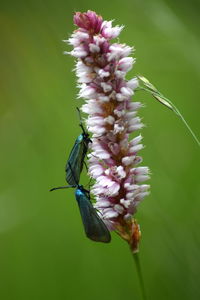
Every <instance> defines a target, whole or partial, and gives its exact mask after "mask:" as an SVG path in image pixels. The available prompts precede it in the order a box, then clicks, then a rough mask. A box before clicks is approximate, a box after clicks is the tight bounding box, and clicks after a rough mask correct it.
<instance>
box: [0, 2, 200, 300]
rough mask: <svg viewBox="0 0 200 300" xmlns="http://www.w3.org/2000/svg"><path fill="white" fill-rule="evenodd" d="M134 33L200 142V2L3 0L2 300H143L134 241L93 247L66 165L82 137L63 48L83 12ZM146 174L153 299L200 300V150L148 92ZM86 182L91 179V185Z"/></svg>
mask: <svg viewBox="0 0 200 300" xmlns="http://www.w3.org/2000/svg"><path fill="white" fill-rule="evenodd" d="M88 9H91V10H95V11H96V12H97V13H98V14H101V15H102V16H103V17H104V19H106V20H110V19H115V20H116V21H115V24H120V25H121V24H124V25H125V26H126V27H125V29H124V31H123V33H122V34H121V36H120V41H121V42H124V43H127V44H129V45H131V46H133V45H134V46H135V48H136V52H135V56H136V57H137V64H136V65H135V68H134V70H132V71H131V72H130V73H129V74H128V76H129V78H131V77H133V76H134V75H135V74H138V73H139V74H143V75H144V76H146V77H147V78H148V79H149V80H150V81H151V82H152V83H153V84H155V85H156V86H157V87H158V88H159V89H160V91H161V92H163V93H164V95H166V96H167V97H169V98H170V99H172V101H173V102H174V103H175V104H176V105H177V107H178V108H179V109H180V111H181V112H182V113H183V115H184V116H185V118H186V120H187V121H188V122H189V124H190V125H191V127H192V128H193V130H194V131H195V132H196V134H197V135H198V133H199V95H200V84H199V81H200V18H199V10H200V1H197V0H191V1H173V0H165V1H164V0H152V1H147V0H146V1H142V0H133V1H129V0H124V1H118V0H117V1H113V2H109V1H105V0H101V1H96V2H94V1H91V0H90V1H89V0H86V1H77V0H75V1H71V2H69V1H47V0H46V1H44V0H40V1H38V0H28V1H27V0H26V1H20V0H19V1H14V0H11V1H1V9H0V23H1V25H0V31H1V33H0V36H1V46H0V48H1V54H0V64H1V71H2V72H1V80H0V84H1V92H0V93H1V102H0V116H1V119H0V141H1V155H0V166H1V179H0V189H1V192H0V299H2V300H27V299H29V300H46V299H48V300H57V299H59V300H63V299H83V300H85V299H87V300H92V299H96V300H98V299H106V300H107V299H108V300H114V299H115V300H120V299H135V300H140V299H141V293H140V288H139V284H138V279H137V275H136V271H135V266H134V262H133V260H132V257H131V255H130V253H129V249H128V247H127V245H126V244H125V242H124V241H122V240H121V239H120V238H119V237H118V236H117V235H116V234H113V240H112V243H111V244H109V245H103V244H98V243H97V244H95V243H93V242H91V241H90V240H88V239H87V238H85V236H84V233H83V227H82V224H81V219H80V215H79V211H78V207H77V203H76V202H75V200H74V191H73V190H65V191H58V192H55V193H52V194H50V193H49V192H48V190H49V188H51V187H53V186H58V185H63V184H65V180H64V178H65V174H64V165H65V162H66V158H67V155H68V153H69V151H70V149H71V147H72V145H73V143H74V140H75V138H76V137H77V135H78V134H79V132H80V128H79V127H78V121H77V114H76V111H75V107H76V106H77V105H81V103H83V102H82V100H77V99H76V95H77V89H76V82H75V74H74V73H73V72H72V69H73V67H74V60H73V58H72V57H68V56H64V55H63V54H62V53H63V51H64V50H67V51H69V50H70V47H68V46H66V45H65V44H64V43H62V40H63V39H66V38H67V37H68V36H69V35H70V34H71V32H72V31H73V30H74V26H73V22H72V15H73V12H75V11H86V10H88ZM134 100H137V101H138V100H140V101H142V103H144V104H145V108H144V109H142V110H141V111H140V116H141V117H143V121H144V123H145V124H146V125H147V126H146V127H145V128H144V129H143V131H142V135H143V136H144V144H145V145H146V148H145V149H144V150H143V151H142V152H141V154H142V156H143V158H144V162H143V165H147V166H149V167H150V169H151V172H152V178H151V180H150V184H151V195H150V196H149V197H148V198H146V199H145V200H144V202H143V203H142V204H141V205H140V207H139V211H138V213H137V219H138V221H139V223H140V225H141V230H142V240H141V244H140V258H141V263H142V268H143V273H144V279H145V285H146V289H147V293H148V296H149V299H152V300H157V299H159V300H160V299H164V300H165V299H171V300H175V299H176V300H179V299H181V300H186V299H192V300H193V299H200V218H199V215H200V201H199V194H200V185H199V148H198V146H197V144H195V142H194V140H193V139H192V137H191V136H190V134H189V132H188V131H187V129H186V128H185V127H184V125H183V123H181V121H180V120H179V119H178V118H177V117H176V116H175V115H174V114H173V113H172V112H171V111H169V110H167V109H165V108H164V107H163V106H162V105H160V104H158V103H157V102H156V101H154V100H153V99H151V97H150V96H149V95H145V94H143V93H142V92H139V93H138V94H137V95H136V96H135V98H134ZM87 181H88V180H87V178H86V177H85V176H84V175H83V176H82V182H83V183H87Z"/></svg>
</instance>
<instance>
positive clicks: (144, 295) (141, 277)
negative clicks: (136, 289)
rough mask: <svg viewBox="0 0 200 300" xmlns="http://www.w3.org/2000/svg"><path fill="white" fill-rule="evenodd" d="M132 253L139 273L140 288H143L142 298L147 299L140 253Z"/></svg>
mask: <svg viewBox="0 0 200 300" xmlns="http://www.w3.org/2000/svg"><path fill="white" fill-rule="evenodd" d="M132 255H133V259H134V261H135V266H136V270H137V275H138V278H139V282H140V288H141V291H142V299H143V300H147V296H146V291H145V285H144V280H143V276H142V269H141V265H140V258H139V254H138V253H132Z"/></svg>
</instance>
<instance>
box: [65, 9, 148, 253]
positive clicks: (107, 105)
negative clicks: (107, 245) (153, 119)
mask: <svg viewBox="0 0 200 300" xmlns="http://www.w3.org/2000/svg"><path fill="white" fill-rule="evenodd" d="M74 23H75V24H76V25H77V26H78V28H77V29H76V30H75V31H74V33H73V34H72V36H71V37H70V38H69V40H68V43H69V44H70V45H72V46H73V50H72V51H71V52H70V54H71V55H72V56H74V57H75V58H76V59H77V61H76V67H75V72H76V75H77V77H78V87H79V88H80V91H79V98H84V99H85V104H83V105H82V107H81V110H82V111H83V112H84V113H86V114H88V117H87V118H86V121H85V123H86V125H87V130H88V131H89V132H90V134H91V137H90V138H91V141H92V143H90V145H89V147H90V148H89V149H90V153H88V165H89V171H88V173H89V176H90V177H91V178H92V179H93V180H94V182H95V183H94V184H93V186H92V187H91V193H92V194H93V196H94V197H95V199H96V203H95V204H94V207H96V208H97V209H98V211H99V217H100V218H102V220H103V221H104V222H105V224H106V226H107V227H108V229H109V230H115V231H116V232H117V233H118V234H119V235H120V236H121V237H122V238H123V239H124V240H126V241H127V242H128V244H129V246H130V248H131V251H132V252H133V253H135V252H137V251H138V244H139V240H140V227H139V225H138V224H137V222H136V220H135V218H134V214H135V213H136V209H137V208H138V205H139V203H140V202H141V201H142V200H143V199H144V198H145V197H146V196H147V195H148V194H149V185H147V184H143V181H146V180H148V179H149V169H148V167H145V166H138V164H140V163H141V162H142V158H141V157H140V156H138V152H139V151H140V150H141V149H143V145H142V144H141V140H142V136H141V135H140V134H139V135H138V133H136V131H138V130H140V129H142V127H143V126H144V125H143V124H142V122H141V118H140V117H138V116H137V113H138V110H139V109H140V108H141V107H142V104H141V103H140V102H134V101H133V102H132V101H131V97H133V96H134V92H135V89H136V88H137V87H138V80H137V78H136V77H134V78H132V79H130V80H126V74H127V72H128V71H130V70H131V69H132V67H133V65H134V63H135V58H132V57H131V56H130V55H131V53H132V52H133V47H129V46H127V45H125V44H120V43H111V39H114V38H116V37H117V36H119V34H120V33H121V30H122V29H123V26H113V25H112V23H113V22H112V21H105V20H103V19H102V17H101V16H98V15H97V14H96V13H95V12H93V11H87V12H85V13H80V12H77V13H76V14H75V16H74ZM130 134H134V136H133V137H130Z"/></svg>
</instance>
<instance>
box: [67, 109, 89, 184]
mask: <svg viewBox="0 0 200 300" xmlns="http://www.w3.org/2000/svg"><path fill="white" fill-rule="evenodd" d="M77 111H78V113H79V118H80V127H81V129H82V131H83V132H82V133H81V134H80V135H79V136H78V137H77V139H76V141H75V144H74V146H73V148H72V150H71V152H70V155H69V158H68V161H67V163H66V167H65V172H66V181H67V182H68V184H70V185H77V183H79V180H80V175H81V171H82V169H83V164H84V159H85V156H86V154H87V150H88V144H89V143H90V142H92V141H91V139H90V138H89V133H88V132H86V131H85V129H84V127H83V124H82V120H81V115H80V111H79V109H78V107H77ZM69 164H70V167H69ZM72 173H73V174H72Z"/></svg>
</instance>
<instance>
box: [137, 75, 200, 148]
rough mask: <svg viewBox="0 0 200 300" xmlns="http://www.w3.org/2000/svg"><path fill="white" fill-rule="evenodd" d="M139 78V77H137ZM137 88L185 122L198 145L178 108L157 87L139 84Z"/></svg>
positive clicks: (199, 144) (193, 134) (199, 142)
mask: <svg viewBox="0 0 200 300" xmlns="http://www.w3.org/2000/svg"><path fill="white" fill-rule="evenodd" d="M139 79H140V77H139ZM137 90H138V91H139V90H143V91H145V92H148V93H150V94H151V95H152V96H153V97H154V98H155V99H156V100H158V101H159V102H160V103H161V104H163V105H165V106H166V107H167V108H169V109H171V110H172V111H173V112H174V113H175V114H176V115H177V116H178V117H179V118H180V119H181V120H182V121H183V123H184V124H185V126H186V127H187V129H188V130H189V132H190V133H191V135H192V137H193V138H194V140H195V141H196V143H197V145H198V146H200V141H199V140H198V138H197V136H196V135H195V133H194V132H193V130H192V129H191V127H190V126H189V124H188V123H187V121H186V120H185V118H184V117H183V115H182V114H181V112H180V111H179V110H178V108H177V107H176V106H175V105H174V104H173V103H172V102H171V101H170V100H169V99H168V98H166V97H165V96H163V95H162V94H161V93H160V92H159V91H158V90H157V89H153V88H150V87H149V86H148V87H147V88H144V87H141V86H139V87H138V88H137Z"/></svg>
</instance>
